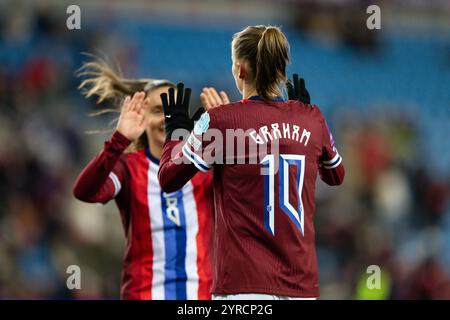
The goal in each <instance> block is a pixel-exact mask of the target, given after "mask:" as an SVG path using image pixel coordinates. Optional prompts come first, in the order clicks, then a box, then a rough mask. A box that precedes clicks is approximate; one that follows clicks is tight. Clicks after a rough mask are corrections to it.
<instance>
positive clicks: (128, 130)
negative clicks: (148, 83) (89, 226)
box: [73, 92, 147, 203]
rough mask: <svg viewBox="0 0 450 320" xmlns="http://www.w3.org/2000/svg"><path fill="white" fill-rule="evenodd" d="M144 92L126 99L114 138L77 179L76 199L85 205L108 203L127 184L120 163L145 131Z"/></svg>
mask: <svg viewBox="0 0 450 320" xmlns="http://www.w3.org/2000/svg"><path fill="white" fill-rule="evenodd" d="M144 98H145V94H144V93H143V92H141V93H136V94H135V95H134V96H133V98H130V97H127V98H126V99H125V101H124V104H123V106H122V111H121V114H120V117H119V121H118V123H117V128H116V131H115V132H114V134H113V135H112V137H111V139H110V140H108V141H106V142H105V145H104V147H103V150H102V151H101V152H100V153H99V154H98V155H97V156H96V157H95V158H94V159H92V160H91V161H90V162H89V164H88V165H87V166H86V167H85V168H84V169H83V171H82V172H81V174H80V175H79V176H78V178H77V180H76V182H75V184H74V187H73V194H74V196H75V197H76V198H77V199H79V200H81V201H84V202H91V203H95V202H100V203H106V202H108V201H109V200H111V199H113V198H114V197H115V196H116V195H117V194H118V193H119V192H120V191H121V189H122V186H123V185H124V184H125V183H126V181H127V179H126V177H125V168H124V165H123V163H122V162H121V161H120V157H121V156H122V154H123V152H124V151H125V149H126V148H127V147H128V146H129V145H130V143H131V141H132V140H134V139H137V138H138V137H139V136H140V135H141V134H142V133H143V132H144V131H145V121H144V118H145V110H144V109H145V108H146V107H147V100H144Z"/></svg>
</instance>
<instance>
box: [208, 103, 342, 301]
mask: <svg viewBox="0 0 450 320" xmlns="http://www.w3.org/2000/svg"><path fill="white" fill-rule="evenodd" d="M253 99H254V100H244V101H241V102H240V103H235V104H231V105H226V106H223V107H220V108H217V109H213V110H211V111H210V112H209V117H210V125H209V127H210V128H215V129H218V130H219V131H220V132H222V134H223V137H224V138H223V141H224V144H223V146H222V150H221V151H222V154H223V156H224V157H223V160H224V164H214V192H215V207H216V238H215V241H216V243H215V252H216V254H217V257H216V265H215V276H214V282H213V290H212V292H213V293H217V294H233V293H246V292H247V293H268V294H277V295H285V296H298V297H317V296H319V289H318V277H317V261H316V260H317V259H316V253H315V244H314V240H315V239H314V226H313V219H314V193H315V181H316V178H317V174H318V169H319V165H321V166H325V167H330V168H331V167H333V168H336V167H337V166H338V165H339V164H340V156H339V155H338V154H337V151H336V149H335V148H334V146H333V141H332V137H331V134H330V133H329V130H328V127H327V125H326V122H325V120H324V118H323V116H322V114H321V112H320V110H319V109H318V108H317V107H312V106H309V105H308V106H307V105H304V104H302V103H299V102H296V101H286V102H284V101H274V102H271V103H266V102H264V101H262V100H260V99H258V98H253ZM230 128H234V129H235V128H239V129H241V131H240V132H238V131H234V132H233V131H230ZM242 132H245V134H244V139H242ZM233 134H234V137H233V138H232V139H231V140H233V144H234V145H233V146H230V137H231V136H232V135H233ZM241 143H242V144H244V145H245V148H239V147H238V146H239V145H240V144H241ZM241 146H242V145H241ZM206 149H207V147H206V148H205V150H206ZM218 154H219V153H218ZM258 154H259V157H258V156H257V155H258ZM216 161H217V158H216Z"/></svg>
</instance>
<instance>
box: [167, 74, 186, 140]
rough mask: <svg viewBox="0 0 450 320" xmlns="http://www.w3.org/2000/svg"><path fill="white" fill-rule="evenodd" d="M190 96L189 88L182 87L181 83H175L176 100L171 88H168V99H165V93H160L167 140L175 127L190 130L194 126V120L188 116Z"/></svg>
mask: <svg viewBox="0 0 450 320" xmlns="http://www.w3.org/2000/svg"><path fill="white" fill-rule="evenodd" d="M190 98H191V89H190V88H186V89H184V84H183V83H179V84H178V85H177V98H176V100H175V90H174V89H173V88H170V89H169V101H167V93H162V94H161V102H162V106H163V110H164V121H165V129H166V139H167V140H169V139H171V137H172V133H173V132H174V131H175V130H176V129H185V130H187V131H189V132H191V131H192V129H193V128H194V120H193V119H191V118H190V117H189V100H190Z"/></svg>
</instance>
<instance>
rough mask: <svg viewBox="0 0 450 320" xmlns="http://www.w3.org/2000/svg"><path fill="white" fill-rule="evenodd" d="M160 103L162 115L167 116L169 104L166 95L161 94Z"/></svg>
mask: <svg viewBox="0 0 450 320" xmlns="http://www.w3.org/2000/svg"><path fill="white" fill-rule="evenodd" d="M160 97H161V103H162V106H163V110H164V114H167V113H168V112H169V103H168V101H167V93H161V95H160Z"/></svg>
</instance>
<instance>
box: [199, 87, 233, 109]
mask: <svg viewBox="0 0 450 320" xmlns="http://www.w3.org/2000/svg"><path fill="white" fill-rule="evenodd" d="M200 100H201V102H202V105H203V108H205V110H206V111H208V110H210V109H213V108H217V107H218V106H221V105H223V104H229V103H230V99H228V96H227V94H226V93H225V91H220V95H219V94H218V93H217V91H216V89H214V88H212V87H209V88H203V92H202V93H201V94H200Z"/></svg>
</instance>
